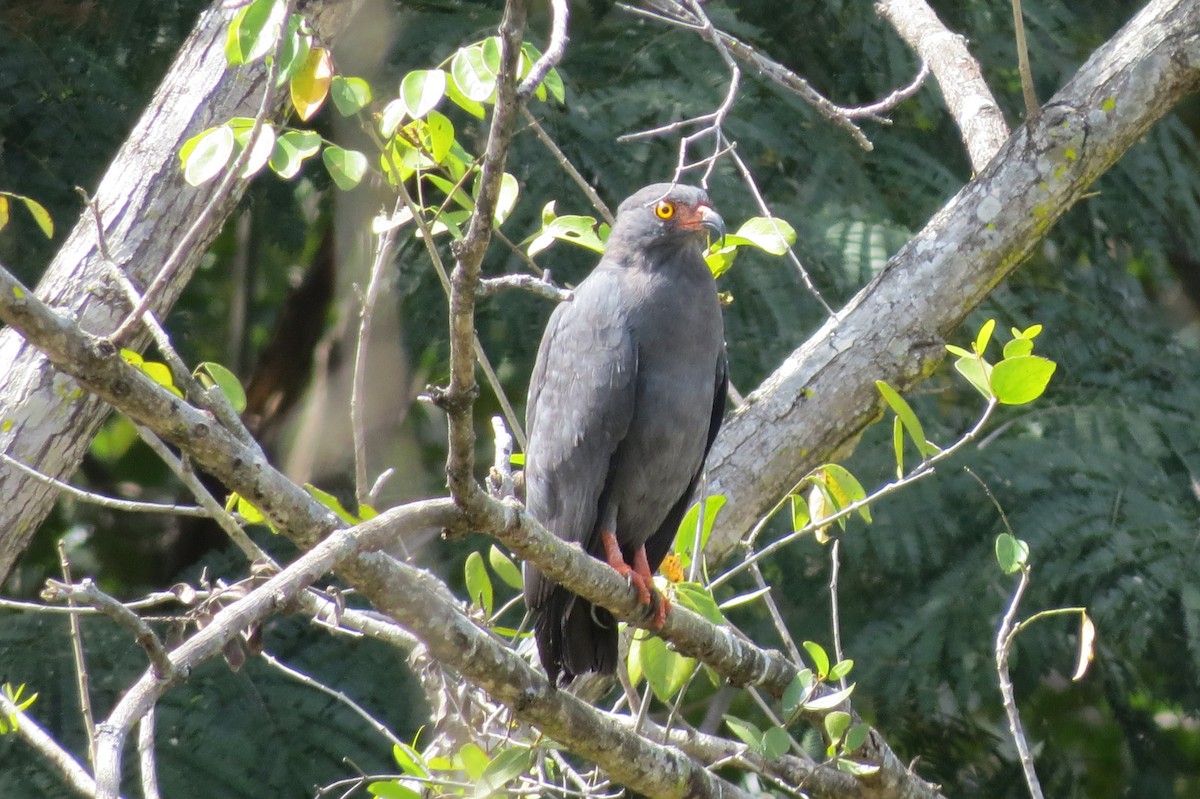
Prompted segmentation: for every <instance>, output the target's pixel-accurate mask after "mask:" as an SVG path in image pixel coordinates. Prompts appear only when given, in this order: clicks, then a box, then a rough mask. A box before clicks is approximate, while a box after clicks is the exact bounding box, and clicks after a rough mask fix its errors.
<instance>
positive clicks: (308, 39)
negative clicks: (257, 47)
mask: <svg viewBox="0 0 1200 799" xmlns="http://www.w3.org/2000/svg"><path fill="white" fill-rule="evenodd" d="M284 35H285V36H287V41H285V42H284V44H283V52H281V53H280V54H279V75H278V77H276V79H275V85H276V86H282V85H283V84H285V83H287V82H288V81H290V80H291V79H292V78H294V77H296V74H297V73H299V72H300V70H301V69H302V68H303V67H304V62H305V61H307V60H308V53H309V51H310V50H312V34H311V33H310V32H309V31H308V30H307V23H305V21H304V17H302V16H300V15H299V14H292V17H291V19H289V20H288V29H287V33H286V34H284Z"/></svg>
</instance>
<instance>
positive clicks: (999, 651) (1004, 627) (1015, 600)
mask: <svg viewBox="0 0 1200 799" xmlns="http://www.w3.org/2000/svg"><path fill="white" fill-rule="evenodd" d="M1029 571H1030V569H1029V566H1028V565H1026V566H1023V567H1022V568H1021V580H1020V582H1018V583H1017V589H1016V590H1015V591H1014V592H1013V596H1012V600H1011V601H1010V602H1009V603H1008V610H1007V611H1005V613H1004V619H1003V621H1001V622H1000V629H999V630H997V631H996V673H997V674H998V675H999V677H1000V694H1001V696H1003V697H1004V713H1005V715H1007V716H1008V730H1009V732H1010V733H1012V737H1013V741H1014V743H1015V744H1016V746H1017V755H1018V756H1019V757H1020V760H1021V771H1022V772H1023V773H1024V774H1025V782H1026V784H1028V786H1029V795H1030V796H1031V797H1032V799H1044V795H1043V794H1042V786H1041V783H1040V782H1038V776H1037V771H1036V770H1035V769H1034V765H1033V755H1032V754H1030V751H1029V741H1028V740H1027V739H1026V737H1025V729H1024V728H1023V727H1022V726H1021V714H1020V712H1018V710H1017V700H1016V697H1015V696H1014V694H1013V685H1012V679H1011V678H1010V677H1009V675H1008V656H1009V654H1010V651H1011V648H1012V635H1013V632H1014V627H1013V620H1014V619H1015V618H1016V616H1017V606H1018V605H1020V603H1021V597H1022V596H1024V594H1025V589H1026V588H1028V587H1029Z"/></svg>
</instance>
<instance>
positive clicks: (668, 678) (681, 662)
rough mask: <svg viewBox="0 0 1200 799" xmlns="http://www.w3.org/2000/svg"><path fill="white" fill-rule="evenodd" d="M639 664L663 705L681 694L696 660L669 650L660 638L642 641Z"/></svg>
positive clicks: (651, 688)
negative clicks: (680, 691)
mask: <svg viewBox="0 0 1200 799" xmlns="http://www.w3.org/2000/svg"><path fill="white" fill-rule="evenodd" d="M639 662H640V665H641V667H642V674H643V675H645V677H646V682H648V683H649V684H650V690H651V691H653V692H654V695H655V696H656V697H658V701H660V702H663V703H666V702H670V701H671V699H672V698H673V697H674V696H675V694H677V693H679V690H680V689H681V688H683V685H684V683H686V682H687V680H688V678H689V677H690V676H692V670H693V669H694V668H695V666H696V661H695V660H693V659H692V658H686V657H684V656H683V655H681V654H679V653H678V652H674V651H672V650H670V649H668V648H667V644H666V642H665V641H663V640H662V639H661V638H658V637H650V638H647V639H646V640H644V641H642V645H641V654H640V657H639Z"/></svg>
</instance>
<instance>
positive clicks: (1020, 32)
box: [1012, 0, 1041, 122]
mask: <svg viewBox="0 0 1200 799" xmlns="http://www.w3.org/2000/svg"><path fill="white" fill-rule="evenodd" d="M1012 11H1013V31H1014V33H1015V35H1016V39H1017V71H1018V72H1020V73H1021V94H1022V95H1024V97H1025V119H1026V120H1027V121H1029V122H1035V121H1036V120H1037V118H1038V114H1039V113H1041V107H1040V106H1039V105H1038V99H1037V93H1036V92H1035V91H1034V90H1033V69H1032V68H1031V67H1030V66H1029V43H1028V42H1026V41H1025V15H1024V14H1023V13H1022V12H1021V0H1012Z"/></svg>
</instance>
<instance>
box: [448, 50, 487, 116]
mask: <svg viewBox="0 0 1200 799" xmlns="http://www.w3.org/2000/svg"><path fill="white" fill-rule="evenodd" d="M450 75H451V77H452V78H453V79H454V83H455V86H457V88H458V92H459V93H460V94H462V95H463V96H464V97H466V98H467V99H468V100H471V101H473V102H476V103H482V102H485V101H487V100H488V99H489V98H490V97H491V96H492V93H493V92H495V90H496V72H495V71H493V70H492V69H490V68H489V67H488V65H487V62H486V60H485V58H484V54H483V47H482V46H481V45H478V44H476V45H471V46H470V47H464V48H462V49H461V50H459V51H458V52H457V53H455V54H454V60H453V61H452V62H451V63H450Z"/></svg>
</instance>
